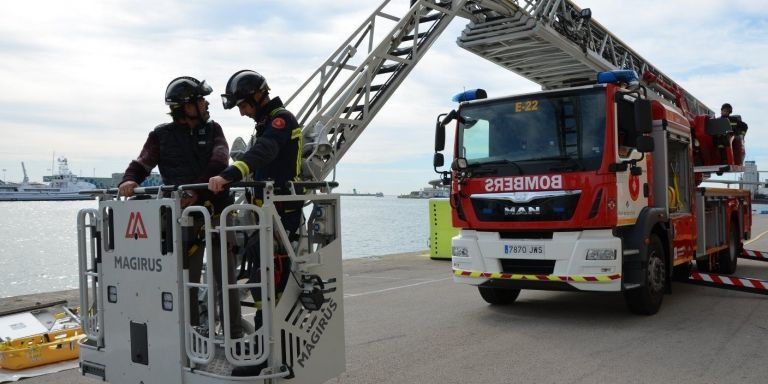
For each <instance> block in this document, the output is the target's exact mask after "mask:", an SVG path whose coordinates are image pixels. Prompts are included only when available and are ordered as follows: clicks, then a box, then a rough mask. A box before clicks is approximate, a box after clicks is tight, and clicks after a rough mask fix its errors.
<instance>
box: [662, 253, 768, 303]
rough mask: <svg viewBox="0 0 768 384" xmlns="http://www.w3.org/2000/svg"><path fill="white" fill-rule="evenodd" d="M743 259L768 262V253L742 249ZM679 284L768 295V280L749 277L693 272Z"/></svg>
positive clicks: (740, 256) (679, 280)
mask: <svg viewBox="0 0 768 384" xmlns="http://www.w3.org/2000/svg"><path fill="white" fill-rule="evenodd" d="M739 258H741V259H750V260H757V261H768V252H762V251H755V250H751V249H742V251H741V254H740V255H739ZM677 281H678V282H681V283H686V284H693V285H701V286H705V287H713V288H721V289H728V290H732V291H739V292H748V293H756V294H758V295H768V280H761V279H755V278H749V277H738V276H726V275H720V274H715V273H703V272H693V273H691V275H690V276H689V277H688V278H683V279H678V280H677Z"/></svg>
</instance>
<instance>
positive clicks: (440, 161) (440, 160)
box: [432, 153, 445, 168]
mask: <svg viewBox="0 0 768 384" xmlns="http://www.w3.org/2000/svg"><path fill="white" fill-rule="evenodd" d="M432 164H433V165H434V166H435V168H440V167H442V166H443V165H444V164H445V158H444V157H443V154H442V153H435V157H433V158H432Z"/></svg>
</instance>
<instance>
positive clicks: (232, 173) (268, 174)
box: [208, 70, 303, 327]
mask: <svg viewBox="0 0 768 384" xmlns="http://www.w3.org/2000/svg"><path fill="white" fill-rule="evenodd" d="M269 90H270V89H269V86H268V85H267V81H266V79H265V78H264V77H263V76H262V75H260V74H259V73H257V72H254V71H251V70H241V71H238V72H236V73H235V74H234V75H232V77H230V79H229V81H228V82H227V86H226V93H224V94H223V95H221V98H222V102H223V105H224V109H232V108H234V107H235V106H237V108H238V109H239V111H240V115H241V116H247V117H249V118H251V119H253V120H254V121H255V122H256V128H255V131H256V132H255V135H254V136H255V137H254V138H253V139H252V142H251V145H250V148H249V149H248V151H247V152H246V153H244V154H243V156H242V157H241V158H240V159H239V160H238V161H235V162H234V164H232V165H231V166H229V167H228V168H227V169H225V170H223V171H222V172H221V173H219V175H218V176H214V177H211V178H210V180H209V181H208V188H209V189H210V190H211V191H213V192H214V193H219V192H221V191H222V190H224V189H225V187H226V185H227V184H229V183H231V182H237V181H240V180H242V179H244V178H245V177H247V176H248V175H249V174H253V180H254V181H265V180H273V181H274V182H275V184H274V185H275V193H276V194H290V191H289V190H288V187H287V183H288V182H290V181H298V180H299V179H300V173H301V146H302V135H301V126H300V125H299V123H298V121H297V120H296V117H295V116H294V115H293V113H291V112H289V111H288V110H287V109H285V107H284V106H283V102H282V100H280V97H274V98H270V96H269ZM254 140H255V141H254ZM252 193H253V194H252V197H251V199H252V200H253V201H252V202H253V203H254V204H256V205H261V204H262V202H263V201H262V198H263V196H262V194H263V191H262V189H261V188H255V190H254V191H253V192H252ZM297 193H301V191H297ZM275 206H276V208H277V212H278V214H279V215H280V221H281V222H282V224H283V227H284V228H285V231H286V232H287V234H288V237H289V239H290V240H291V241H295V240H296V238H297V236H298V234H297V232H298V228H299V226H300V225H301V218H302V211H301V209H302V207H303V202H302V201H296V202H278V203H277V204H275ZM278 253H285V252H278ZM278 253H276V255H277V254H278ZM245 260H246V262H247V268H246V270H247V271H248V277H249V280H248V282H249V283H255V282H259V276H260V271H259V267H260V265H259V264H260V263H259V241H258V235H257V234H253V235H252V236H250V238H249V239H248V242H247V243H246V247H245ZM289 272H290V260H289V259H288V258H287V257H286V256H285V255H281V256H276V258H275V291H276V292H278V293H279V292H282V290H283V289H284V288H285V285H286V283H287V281H288V275H289ZM251 293H252V295H253V299H254V301H259V300H260V298H261V292H260V290H259V289H258V288H255V289H252V291H251ZM258 321H259V319H258V318H257V320H256V322H257V324H256V325H257V327H258Z"/></svg>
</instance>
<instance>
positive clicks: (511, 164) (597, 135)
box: [459, 88, 605, 173]
mask: <svg viewBox="0 0 768 384" xmlns="http://www.w3.org/2000/svg"><path fill="white" fill-rule="evenodd" d="M460 113H461V117H462V119H461V123H460V124H459V151H460V152H459V156H460V157H464V158H466V159H467V164H468V165H469V167H470V168H475V169H477V168H488V167H493V168H498V167H507V168H510V169H513V170H515V171H514V172H518V173H540V172H551V171H568V170H572V171H587V170H596V169H598V168H599V167H600V162H601V160H602V157H603V150H604V141H605V93H604V88H592V89H581V90H577V91H568V92H559V93H548V94H541V95H531V96H526V97H515V98H509V99H502V100H492V101H488V102H480V103H473V104H469V105H465V106H463V107H462V108H461V111H460Z"/></svg>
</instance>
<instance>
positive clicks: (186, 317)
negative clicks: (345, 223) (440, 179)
mask: <svg viewBox="0 0 768 384" xmlns="http://www.w3.org/2000/svg"><path fill="white" fill-rule="evenodd" d="M391 3H392V2H391V0H385V1H383V2H382V3H381V4H380V5H379V6H378V7H377V8H376V9H375V10H374V11H373V12H372V13H371V14H370V16H368V17H367V18H366V19H365V21H364V22H363V23H362V24H361V25H360V26H359V27H358V28H357V29H356V30H355V31H354V32H353V33H352V34H351V35H350V36H349V37H348V38H347V39H346V40H345V41H344V42H343V43H342V44H341V45H340V46H339V48H338V49H336V50H335V51H334V52H333V53H332V54H331V55H330V57H328V59H326V60H325V61H324V62H323V63H322V64H321V65H320V66H319V67H318V68H317V69H316V70H315V71H314V72H312V74H311V75H310V76H309V78H308V79H307V80H306V81H305V82H304V83H303V84H301V86H300V87H299V88H298V89H297V90H296V92H295V93H294V94H293V95H292V96H290V97H289V98H288V99H287V100H286V104H287V105H288V108H289V109H290V110H291V111H292V112H294V113H295V114H296V117H297V119H298V121H299V123H300V124H302V125H303V126H304V128H303V132H302V133H303V136H304V138H305V140H304V142H305V143H306V144H305V147H304V148H303V149H302V153H303V157H304V162H303V165H302V174H303V178H304V181H302V182H300V183H303V184H299V183H295V184H293V185H290V186H287V188H289V189H290V190H292V191H295V190H306V191H307V192H306V194H304V195H299V194H295V193H294V194H289V195H282V194H276V193H275V189H276V188H286V186H276V185H274V184H272V183H271V182H255V183H254V182H250V183H249V182H245V183H242V184H239V185H236V186H233V187H248V188H262V189H263V190H264V196H265V201H264V205H263V206H261V207H257V206H254V205H250V204H236V205H232V206H230V207H228V208H227V210H226V212H227V213H233V214H235V213H236V214H237V215H238V217H240V216H242V215H246V216H249V217H251V218H252V217H257V218H258V220H256V221H253V220H251V221H250V222H240V221H237V220H235V221H234V222H229V221H227V220H228V219H226V216H227V215H225V214H222V216H221V218H214V217H211V216H210V215H207V211H206V210H204V209H201V208H200V207H187V208H186V209H181V206H180V200H181V196H183V194H184V192H185V191H186V190H189V189H204V188H206V185H191V186H161V187H147V188H143V189H141V188H140V189H137V191H136V193H137V194H139V195H143V196H144V198H143V199H133V200H128V201H125V200H121V199H120V196H119V194H118V192H117V190H97V191H95V192H94V194H95V195H97V196H99V199H100V204H99V208H98V209H91V210H84V211H81V213H80V215H79V216H78V241H79V258H80V277H81V305H82V306H83V307H84V308H87V310H86V311H85V312H84V315H83V328H84V329H85V330H86V334H87V337H86V338H85V339H84V340H83V342H82V343H81V346H82V348H81V351H82V352H81V370H82V372H83V374H84V375H89V376H94V377H97V378H100V379H102V380H106V381H111V382H114V383H128V382H130V383H136V382H144V383H149V382H163V383H237V382H243V380H249V382H282V381H283V380H291V382H295V383H316V382H323V381H325V380H327V379H330V378H332V377H335V376H338V375H339V374H340V373H341V372H343V371H344V369H345V357H344V332H343V318H344V313H343V296H342V290H343V281H342V277H343V276H342V274H341V254H340V253H341V234H340V229H339V228H340V217H339V210H338V206H339V205H338V195H337V194H333V193H330V192H331V189H332V187H334V186H335V184H336V183H335V173H334V170H335V167H336V165H337V164H338V162H339V161H340V160H341V159H342V158H343V156H344V155H345V154H346V153H347V152H348V150H349V148H350V147H351V145H352V144H353V143H354V142H355V141H356V140H357V138H358V137H359V136H360V134H362V132H363V131H364V130H365V129H366V128H367V127H368V125H369V124H370V122H371V121H372V120H373V118H374V117H375V116H376V114H377V113H378V112H379V111H380V110H381V108H382V107H383V106H384V105H385V104H386V103H387V101H388V100H389V98H390V97H392V95H393V94H394V92H395V90H396V89H397V88H398V87H399V86H400V85H401V84H402V82H403V81H404V80H405V78H406V77H407V76H408V74H409V73H410V72H411V71H412V70H413V69H414V67H415V66H416V64H418V62H419V61H420V60H421V59H422V58H423V57H424V55H425V54H426V53H427V52H428V50H429V48H430V47H431V46H432V44H434V43H435V41H436V40H437V39H438V37H439V36H440V35H441V34H442V33H443V32H444V31H445V29H446V28H447V27H448V25H449V24H450V22H451V21H452V20H453V19H455V18H456V17H459V18H462V19H466V20H468V21H469V22H468V24H467V27H466V28H465V29H464V31H463V32H462V34H461V36H460V37H459V38H458V40H457V44H458V45H459V46H460V47H462V48H464V49H466V50H468V51H470V52H472V53H474V54H476V55H478V56H480V57H482V58H484V59H487V60H489V61H491V62H494V63H496V64H498V65H500V66H502V67H504V68H506V69H508V70H510V71H512V72H514V73H517V74H519V75H521V76H523V77H525V78H527V79H529V80H531V81H534V82H536V83H537V84H539V85H541V86H542V88H544V89H556V88H562V87H569V86H574V85H578V84H580V83H588V82H590V81H594V79H595V77H596V75H597V73H598V72H601V71H605V70H613V69H632V70H635V71H636V72H638V73H640V74H641V79H642V80H641V83H642V84H643V85H645V86H646V87H647V88H648V89H650V90H652V91H653V92H652V95H651V97H654V98H656V99H658V100H663V101H664V102H665V103H668V104H671V105H676V106H678V107H679V108H680V109H682V110H684V111H688V112H687V113H690V114H691V115H712V114H713V113H712V111H711V110H709V109H708V108H706V107H705V106H704V105H703V103H701V102H700V101H698V100H697V99H696V98H694V97H693V96H692V95H690V94H689V93H688V92H686V91H685V90H684V89H682V87H680V86H679V85H677V84H676V83H675V82H674V81H672V80H671V79H670V78H668V77H667V76H666V75H664V74H663V73H662V72H661V71H659V70H658V69H657V68H655V67H653V66H652V65H651V64H650V63H648V62H647V61H646V60H645V59H643V58H642V57H641V56H639V55H638V54H637V53H635V52H634V51H633V50H632V49H630V48H629V47H628V46H627V45H626V44H624V43H623V42H622V41H621V40H619V39H618V38H617V37H615V36H613V35H612V34H611V33H610V32H609V31H608V30H606V29H605V28H604V27H602V26H601V25H600V24H598V23H597V22H596V21H594V20H593V19H592V18H591V13H590V11H589V10H588V9H581V8H579V7H578V6H576V5H575V4H573V3H572V2H571V1H568V0H416V1H411V2H410V7H409V8H408V9H407V10H405V11H402V12H399V11H397V10H395V11H393V10H392V9H393V8H397V6H404V5H405V4H403V3H402V2H400V3H398V4H391ZM391 24H394V26H391ZM233 147H234V145H233ZM241 150H242V148H241ZM332 174H333V175H332ZM298 187H300V188H298ZM282 201H305V202H306V203H307V205H308V206H311V207H309V208H308V210H311V214H309V217H307V218H306V220H305V223H304V225H303V226H302V228H301V229H300V240H299V241H298V242H292V241H290V239H288V237H287V235H286V233H285V230H284V229H283V228H282V224H281V222H280V220H279V216H278V214H277V211H276V209H275V203H280V202H282ZM195 214H197V215H198V217H202V218H203V220H202V222H203V225H202V231H203V232H204V233H205V237H206V239H207V240H206V242H205V244H204V245H203V246H205V247H206V258H207V265H209V266H210V265H211V264H212V263H213V261H212V259H211V257H212V256H211V255H212V254H213V253H212V252H213V249H212V248H213V246H214V242H212V241H211V239H212V238H214V237H215V236H217V237H218V238H219V239H220V243H221V244H220V246H221V254H224V253H225V252H226V250H227V247H228V244H230V245H231V244H233V243H234V242H236V240H235V239H236V238H238V236H242V234H243V233H250V234H253V235H258V236H260V238H261V254H260V257H261V262H262V266H266V268H264V270H265V271H266V272H262V280H261V282H259V283H251V284H243V283H236V284H224V286H223V287H222V290H237V291H238V292H244V291H246V290H248V289H252V288H259V289H261V292H262V293H261V297H260V298H259V299H261V307H260V308H259V311H260V313H261V320H262V322H263V323H262V324H261V327H258V326H254V324H253V323H251V324H250V328H248V327H246V334H245V335H244V336H243V337H239V338H238V337H234V336H233V335H232V334H231V332H230V331H231V329H230V325H229V321H228V319H227V316H228V315H227V314H228V310H227V308H228V306H231V305H237V304H236V303H230V302H229V299H228V295H227V294H221V295H216V294H215V291H216V289H215V287H214V286H213V285H211V284H210V282H212V281H213V280H214V276H213V272H212V271H210V270H207V272H206V279H205V280H206V281H207V282H201V283H198V282H194V281H190V278H189V276H188V271H187V266H186V262H185V261H184V258H185V255H186V253H187V252H188V251H189V250H190V247H192V246H197V245H193V244H191V243H190V241H189V239H190V238H191V235H190V232H191V231H192V228H193V227H194V226H195V225H197V224H195V219H193V216H194V215H195ZM276 248H281V249H282V251H281V252H282V253H284V255H283V256H284V257H287V258H288V259H290V261H291V271H290V272H291V278H289V279H288V282H287V285H286V287H285V290H284V291H283V293H282V297H281V298H279V300H278V297H277V295H276V292H275V289H274V284H275V277H274V275H273V273H272V272H271V271H273V270H274V268H275V265H274V260H275V258H274V254H275V249H276ZM223 259H224V260H222V262H223V264H224V265H223V266H222V268H221V269H222V273H223V276H222V280H224V281H226V280H227V277H226V273H227V265H226V262H225V260H226V257H224V258H223ZM196 290H197V291H199V292H202V293H200V296H199V297H196V296H195V295H194V294H193V293H192V292H194V291H196ZM192 300H200V303H201V304H207V305H206V307H207V308H208V311H209V316H208V318H207V324H208V332H201V330H200V329H199V328H198V327H194V326H192V324H191V322H190V313H189V304H190V302H191V301H192ZM254 300H257V298H254ZM220 304H223V310H222V311H221V312H222V316H223V320H222V321H221V322H220V325H217V323H216V322H215V321H214V316H213V313H214V312H215V308H216V307H217V305H220ZM248 317H250V315H248ZM249 321H250V320H249ZM254 321H255V320H254ZM217 326H218V327H220V328H221V329H222V331H223V333H220V334H218V335H216V334H215V332H214V330H215V328H216V327H217ZM174 327H175V328H174ZM150 340H151V341H152V342H150ZM222 351H223V352H222ZM244 366H245V367H247V366H257V367H258V368H259V369H258V370H256V371H254V372H252V373H251V374H250V375H249V376H250V377H249V378H244V377H238V378H234V377H231V375H230V368H232V367H244ZM222 367H223V368H222Z"/></svg>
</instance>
